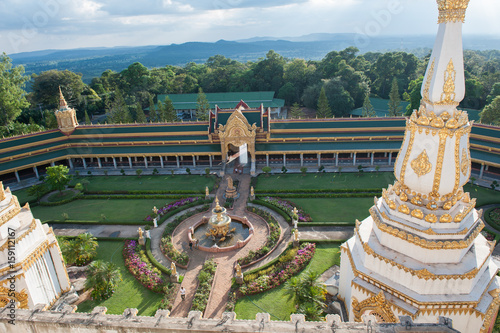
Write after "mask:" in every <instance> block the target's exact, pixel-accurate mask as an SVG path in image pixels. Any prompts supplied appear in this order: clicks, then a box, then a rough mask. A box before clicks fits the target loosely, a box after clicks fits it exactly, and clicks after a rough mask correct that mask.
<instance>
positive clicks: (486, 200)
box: [464, 184, 500, 207]
mask: <svg viewBox="0 0 500 333" xmlns="http://www.w3.org/2000/svg"><path fill="white" fill-rule="evenodd" d="M464 191H465V192H470V196H471V198H476V199H477V201H476V207H481V206H484V205H490V204H500V191H494V190H492V189H488V188H485V187H480V186H477V185H471V184H466V185H465V186H464Z"/></svg>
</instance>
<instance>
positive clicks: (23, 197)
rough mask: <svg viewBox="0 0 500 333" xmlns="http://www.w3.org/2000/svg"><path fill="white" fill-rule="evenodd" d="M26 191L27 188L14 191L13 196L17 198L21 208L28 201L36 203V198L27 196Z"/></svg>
mask: <svg viewBox="0 0 500 333" xmlns="http://www.w3.org/2000/svg"><path fill="white" fill-rule="evenodd" d="M28 189H29V187H27V188H23V189H22V190H17V191H14V195H16V196H17V200H19V203H20V204H21V206H24V204H25V203H26V202H28V201H36V197H32V196H30V195H28Z"/></svg>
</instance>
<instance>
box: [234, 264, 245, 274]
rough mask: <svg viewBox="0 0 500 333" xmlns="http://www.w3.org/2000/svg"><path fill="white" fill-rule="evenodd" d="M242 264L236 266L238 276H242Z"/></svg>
mask: <svg viewBox="0 0 500 333" xmlns="http://www.w3.org/2000/svg"><path fill="white" fill-rule="evenodd" d="M242 275H243V274H242V273H241V266H240V264H238V263H237V264H236V276H242Z"/></svg>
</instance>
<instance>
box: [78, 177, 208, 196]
mask: <svg viewBox="0 0 500 333" xmlns="http://www.w3.org/2000/svg"><path fill="white" fill-rule="evenodd" d="M84 179H86V180H88V181H89V184H87V185H85V184H84V183H83V180H84ZM76 183H82V185H84V186H85V189H86V190H87V191H91V192H97V191H141V190H147V191H155V190H157V191H165V190H179V189H182V190H186V189H189V190H193V192H199V193H205V187H206V186H208V188H209V189H212V187H213V186H214V184H215V176H210V177H205V176H199V175H196V176H195V175H191V176H189V175H174V176H173V177H172V176H171V175H169V176H167V175H156V176H152V175H145V176H141V177H137V176H109V177H105V176H92V177H82V176H80V177H78V178H73V180H72V181H71V184H72V185H75V184H76Z"/></svg>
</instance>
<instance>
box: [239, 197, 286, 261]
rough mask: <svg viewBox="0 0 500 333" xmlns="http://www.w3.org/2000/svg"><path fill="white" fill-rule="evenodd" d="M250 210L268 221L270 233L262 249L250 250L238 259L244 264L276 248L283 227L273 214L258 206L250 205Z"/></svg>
mask: <svg viewBox="0 0 500 333" xmlns="http://www.w3.org/2000/svg"><path fill="white" fill-rule="evenodd" d="M248 211H250V212H252V213H255V214H257V215H259V216H260V217H262V218H263V219H264V220H265V221H267V224H268V225H269V231H270V233H269V236H268V237H267V241H266V243H265V244H264V245H263V246H262V247H261V248H260V249H258V250H257V251H250V252H248V254H247V255H246V256H245V257H243V258H240V259H238V263H239V264H240V265H242V266H243V265H249V264H250V263H252V262H253V261H255V260H258V259H260V258H262V257H264V256H265V255H267V254H268V253H269V252H270V251H271V250H273V249H274V247H275V246H276V244H277V243H278V240H279V238H280V236H281V228H280V226H279V223H278V221H276V219H275V218H274V217H273V216H272V215H271V214H269V213H267V212H265V211H263V210H261V209H258V208H256V207H248Z"/></svg>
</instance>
